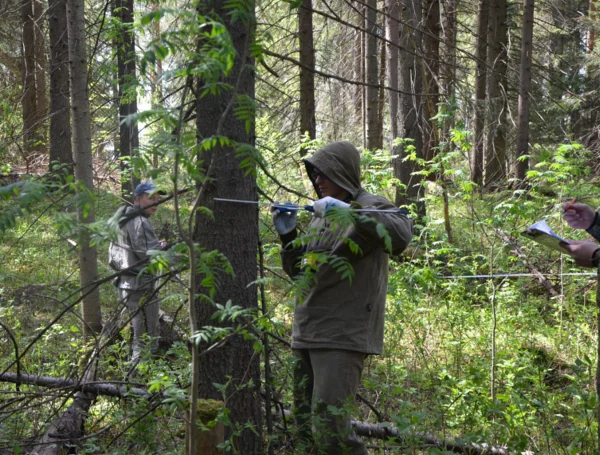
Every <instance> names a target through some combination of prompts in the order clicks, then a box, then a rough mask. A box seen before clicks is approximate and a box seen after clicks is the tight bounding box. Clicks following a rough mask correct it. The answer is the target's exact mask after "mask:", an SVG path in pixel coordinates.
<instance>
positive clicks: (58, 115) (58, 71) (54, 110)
mask: <svg viewBox="0 0 600 455" xmlns="http://www.w3.org/2000/svg"><path fill="white" fill-rule="evenodd" d="M48 22H49V27H48V29H49V31H50V165H51V166H52V163H54V162H58V163H59V164H62V165H65V166H66V167H67V172H68V173H69V174H72V173H73V169H72V167H73V152H72V148H71V111H70V109H71V102H70V99H71V98H70V93H69V42H68V36H67V1H66V0H49V1H48Z"/></svg>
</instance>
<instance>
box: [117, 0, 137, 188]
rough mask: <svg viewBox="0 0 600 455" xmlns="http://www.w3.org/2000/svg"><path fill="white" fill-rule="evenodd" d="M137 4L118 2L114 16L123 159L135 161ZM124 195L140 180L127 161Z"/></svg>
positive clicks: (123, 165)
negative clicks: (117, 30)
mask: <svg viewBox="0 0 600 455" xmlns="http://www.w3.org/2000/svg"><path fill="white" fill-rule="evenodd" d="M133 8H134V0H115V9H114V12H113V15H114V16H115V17H117V18H118V19H119V22H120V28H121V33H119V35H118V38H117V49H116V51H117V73H118V82H119V97H118V102H119V155H120V156H121V158H125V157H127V158H129V157H133V156H135V155H136V154H137V151H138V149H139V146H140V142H139V131H138V125H137V123H136V122H132V121H130V120H128V117H129V116H130V115H132V114H135V113H136V112H137V77H136V57H135V32H134V29H133V19H134V17H133ZM121 172H122V175H121V192H122V193H123V195H124V196H129V197H130V196H131V195H132V194H133V191H134V189H135V186H136V185H137V183H139V182H138V179H137V178H136V177H135V176H134V174H133V173H132V171H131V166H129V164H128V161H127V160H126V159H122V160H121Z"/></svg>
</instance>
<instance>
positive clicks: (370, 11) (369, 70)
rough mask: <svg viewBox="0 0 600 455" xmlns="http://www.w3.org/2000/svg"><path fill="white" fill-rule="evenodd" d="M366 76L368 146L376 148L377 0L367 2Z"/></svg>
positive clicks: (377, 137)
mask: <svg viewBox="0 0 600 455" xmlns="http://www.w3.org/2000/svg"><path fill="white" fill-rule="evenodd" d="M365 30H366V31H367V33H366V34H365V77H366V82H367V84H369V85H368V86H367V87H366V88H365V93H366V96H365V98H366V110H367V118H366V123H367V125H366V127H367V144H366V145H367V148H368V149H371V150H373V149H376V148H377V144H378V142H379V124H378V117H379V110H378V105H379V91H378V90H377V87H376V86H377V85H378V83H379V70H378V68H379V65H378V63H379V55H378V52H377V0H366V2H365Z"/></svg>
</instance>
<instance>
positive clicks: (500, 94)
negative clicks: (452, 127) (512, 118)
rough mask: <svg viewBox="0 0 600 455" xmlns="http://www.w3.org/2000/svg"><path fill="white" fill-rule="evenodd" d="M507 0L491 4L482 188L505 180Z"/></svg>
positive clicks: (494, 1)
mask: <svg viewBox="0 0 600 455" xmlns="http://www.w3.org/2000/svg"><path fill="white" fill-rule="evenodd" d="M506 20H507V17H506V0H490V16H489V21H488V49H487V67H488V75H487V107H488V110H487V134H486V139H485V141H486V144H485V151H484V185H485V186H486V187H489V186H490V185H492V184H493V183H495V182H499V181H501V180H502V179H504V177H505V176H506V128H507V125H506V123H507V99H508V96H507V92H506V91H507V88H508V86H507V79H506V70H507V57H508V53H507V48H508V33H507V23H506Z"/></svg>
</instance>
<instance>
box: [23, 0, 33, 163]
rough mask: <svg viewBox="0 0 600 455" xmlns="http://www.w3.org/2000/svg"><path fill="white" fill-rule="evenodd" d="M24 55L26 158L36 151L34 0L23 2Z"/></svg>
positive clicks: (24, 134) (24, 138) (24, 140)
mask: <svg viewBox="0 0 600 455" xmlns="http://www.w3.org/2000/svg"><path fill="white" fill-rule="evenodd" d="M21 24H22V46H23V48H22V53H23V66H22V68H23V95H22V98H21V99H22V101H21V105H22V109H23V150H24V152H25V157H26V158H28V157H29V155H30V154H31V153H32V152H33V151H34V150H35V142H36V141H37V138H36V134H35V133H36V125H35V121H36V111H37V105H36V102H37V99H36V88H35V35H34V32H33V29H34V23H33V0H21Z"/></svg>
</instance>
